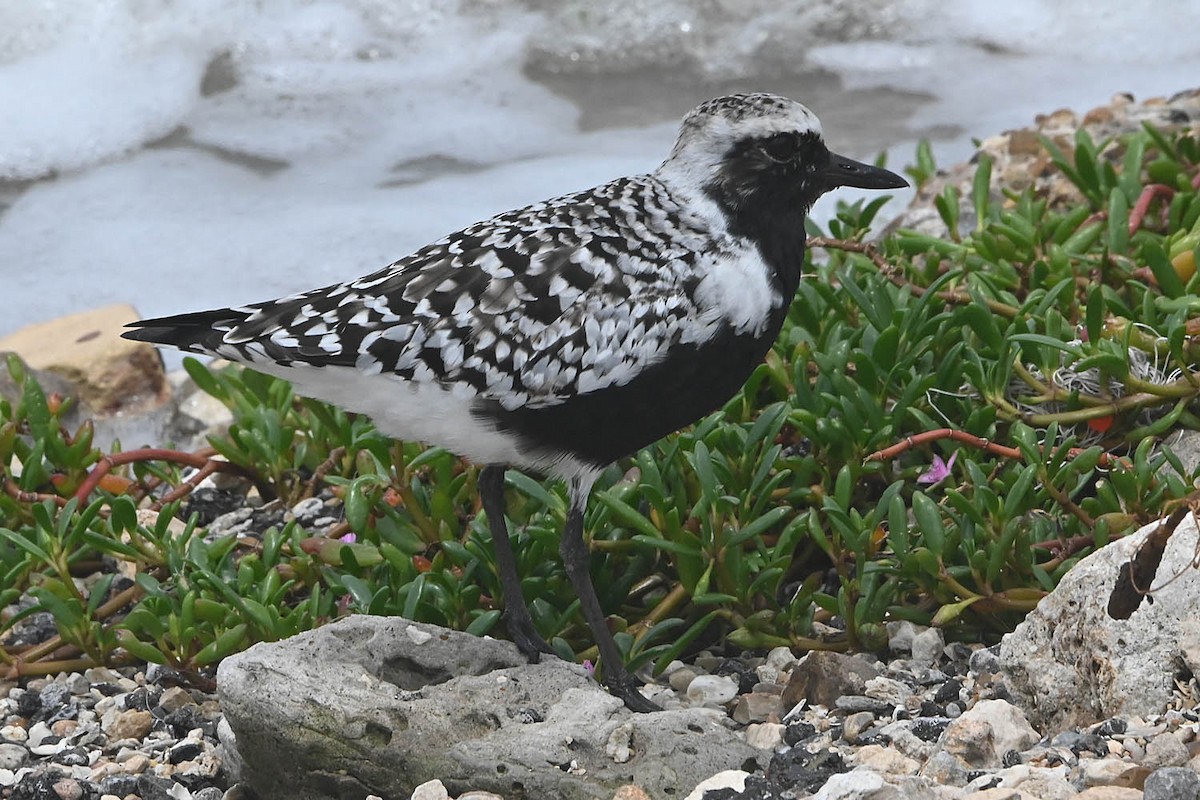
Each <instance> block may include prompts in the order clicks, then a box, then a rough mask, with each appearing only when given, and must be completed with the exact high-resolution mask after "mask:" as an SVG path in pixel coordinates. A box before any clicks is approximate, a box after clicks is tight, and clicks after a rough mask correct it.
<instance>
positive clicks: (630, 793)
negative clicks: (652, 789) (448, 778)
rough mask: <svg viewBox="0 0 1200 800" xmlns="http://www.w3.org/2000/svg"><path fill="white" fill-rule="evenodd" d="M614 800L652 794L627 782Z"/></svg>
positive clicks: (645, 797)
mask: <svg viewBox="0 0 1200 800" xmlns="http://www.w3.org/2000/svg"><path fill="white" fill-rule="evenodd" d="M490 796H491V797H495V798H496V800H504V798H502V797H500V796H499V795H490ZM464 797H466V795H461V796H459V798H458V800H463V798H464ZM612 800H650V795H648V794H646V790H645V789H643V788H642V787H640V786H638V785H637V784H635V783H627V784H625V785H624V786H622V787H620V788H618V789H617V791H616V792H615V793H614V794H613V796H612Z"/></svg>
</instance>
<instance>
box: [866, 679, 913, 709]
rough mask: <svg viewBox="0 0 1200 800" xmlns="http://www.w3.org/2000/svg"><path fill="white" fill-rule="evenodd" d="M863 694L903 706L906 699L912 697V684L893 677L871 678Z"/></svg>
mask: <svg viewBox="0 0 1200 800" xmlns="http://www.w3.org/2000/svg"><path fill="white" fill-rule="evenodd" d="M863 694H865V695H866V696H867V697H870V698H872V699H874V700H882V701H883V702H885V703H890V704H891V705H894V706H903V705H904V701H905V700H907V699H908V698H910V697H912V694H913V690H912V688H911V687H910V686H908V685H907V684H905V683H902V682H901V681H898V680H894V679H892V678H884V677H882V676H880V677H878V678H871V679H870V680H869V681H867V684H866V687H865V688H864V689H863Z"/></svg>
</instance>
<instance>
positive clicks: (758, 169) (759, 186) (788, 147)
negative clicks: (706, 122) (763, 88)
mask: <svg viewBox="0 0 1200 800" xmlns="http://www.w3.org/2000/svg"><path fill="white" fill-rule="evenodd" d="M828 164H829V150H828V149H826V147H825V144H824V142H822V141H821V137H820V135H819V134H817V133H815V132H812V131H809V132H804V133H800V132H784V133H777V134H773V135H771V136H764V137H756V138H752V139H745V140H742V141H740V142H737V143H736V144H734V146H733V147H731V148H730V149H729V152H727V153H726V154H725V157H724V159H723V160H722V163H721V167H720V169H719V170H718V173H717V177H716V178H715V179H714V180H713V181H711V182H709V183H708V184H707V185H705V187H704V191H705V193H706V194H708V196H709V197H711V198H712V199H713V200H714V201H715V202H716V203H717V205H719V206H720V207H721V210H722V211H724V212H725V213H726V214H727V215H728V217H729V221H730V225H729V229H730V232H731V233H734V234H735V235H738V236H745V237H746V238H749V239H752V240H754V241H755V242H757V243H758V248H759V251H760V252H761V253H762V255H763V258H764V259H766V261H767V263H768V264H769V265H770V266H771V270H772V273H773V277H774V280H775V284H776V287H777V288H778V289H779V290H780V291H782V292H784V296H786V297H791V294H790V292H789V290H790V291H794V290H795V283H796V281H798V280H799V277H800V266H801V261H802V260H803V258H804V240H805V234H804V215H805V214H806V213H808V210H809V208H811V207H812V204H813V203H814V202H816V200H817V198H818V197H820V196H821V195H822V194H824V193H825V191H826V190H827V189H828V186H826V185H825V183H824V182H823V181H822V180H820V178H819V174H820V172H821V171H822V170H824V169H825V168H826V167H827V166H828Z"/></svg>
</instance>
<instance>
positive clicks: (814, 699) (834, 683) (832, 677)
mask: <svg viewBox="0 0 1200 800" xmlns="http://www.w3.org/2000/svg"><path fill="white" fill-rule="evenodd" d="M878 676H879V670H877V669H876V668H875V667H874V665H872V664H869V663H867V662H866V661H864V660H863V659H861V658H857V657H855V656H847V655H842V654H841V653H834V652H829V651H824V650H814V651H813V652H811V653H809V654H808V655H807V656H805V657H804V660H803V661H801V662H800V663H799V664H798V665H797V666H796V668H795V669H793V670H792V674H791V677H790V678H789V679H788V684H787V687H786V688H785V689H784V690H783V704H784V706H786V707H787V708H791V707H792V706H794V705H796V703H798V702H800V701H801V700H805V699H806V700H808V702H810V703H816V704H818V705H823V706H825V707H826V708H833V707H834V706H835V705H836V704H837V700H838V698H839V697H842V696H844V695H861V694H862V693H863V692H864V691H865V689H866V686H867V681H869V680H870V679H871V678H876V677H878ZM855 710H856V711H857V710H862V709H855Z"/></svg>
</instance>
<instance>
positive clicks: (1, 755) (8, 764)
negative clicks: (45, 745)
mask: <svg viewBox="0 0 1200 800" xmlns="http://www.w3.org/2000/svg"><path fill="white" fill-rule="evenodd" d="M28 760H29V751H28V750H26V749H25V748H24V747H22V746H21V745H19V744H0V769H10V770H13V771H16V770H18V769H20V768H21V767H23V766H25V762H26V761H28Z"/></svg>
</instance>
